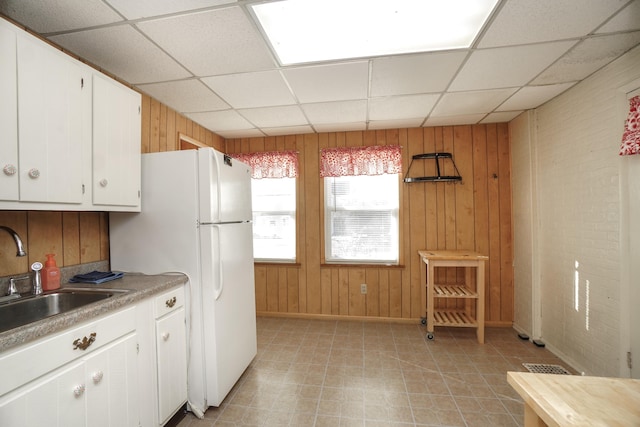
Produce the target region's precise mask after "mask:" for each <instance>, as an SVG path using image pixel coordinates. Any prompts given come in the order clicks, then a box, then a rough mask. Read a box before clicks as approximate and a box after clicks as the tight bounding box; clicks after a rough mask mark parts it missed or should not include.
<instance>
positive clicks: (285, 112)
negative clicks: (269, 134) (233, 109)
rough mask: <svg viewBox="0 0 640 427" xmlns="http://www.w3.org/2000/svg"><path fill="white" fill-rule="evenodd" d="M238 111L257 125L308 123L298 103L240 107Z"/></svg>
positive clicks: (274, 125)
mask: <svg viewBox="0 0 640 427" xmlns="http://www.w3.org/2000/svg"><path fill="white" fill-rule="evenodd" d="M238 112H239V113H240V114H241V115H242V116H243V117H245V118H246V119H247V120H248V121H250V122H251V123H253V124H254V125H256V126H257V127H260V128H262V127H270V128H273V127H278V126H299V125H308V124H309V123H308V122H307V119H306V118H305V116H304V114H303V113H302V110H300V107H298V106H297V105H288V106H284V107H268V108H267V107H265V108H249V109H240V110H238Z"/></svg>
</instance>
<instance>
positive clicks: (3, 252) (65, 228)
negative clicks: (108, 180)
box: [0, 95, 224, 277]
mask: <svg viewBox="0 0 640 427" xmlns="http://www.w3.org/2000/svg"><path fill="white" fill-rule="evenodd" d="M178 133H182V134H184V135H187V136H190V137H192V138H194V139H196V140H199V141H201V142H204V143H205V144H207V145H210V146H212V147H215V148H217V149H218V150H224V140H223V138H222V137H220V136H218V135H216V134H214V133H212V132H211V131H208V130H206V129H205V128H203V127H202V126H200V125H198V124H196V123H194V122H193V121H191V120H189V119H187V118H186V117H184V116H182V115H180V114H178V113H176V112H175V111H174V110H172V109H171V108H168V107H167V106H166V105H164V104H162V103H160V102H158V101H156V100H155V99H152V98H150V97H149V96H146V95H143V96H142V135H141V150H142V152H143V153H148V152H157V151H173V150H177V147H178ZM0 225H6V226H8V227H11V228H13V229H14V230H15V231H16V232H17V233H18V234H19V235H20V237H21V238H22V240H23V242H24V244H25V247H26V251H27V256H25V257H16V246H15V243H14V242H13V239H12V238H11V236H10V235H9V234H8V233H5V232H4V231H1V230H0V277H4V276H9V275H19V274H23V273H27V272H28V271H29V267H30V265H31V264H32V263H33V262H35V261H40V262H43V263H44V261H45V254H48V253H55V254H56V261H57V264H58V266H59V267H63V266H69V265H76V264H85V263H88V262H94V261H103V260H108V259H109V220H108V214H107V213H106V212H55V211H2V210H0Z"/></svg>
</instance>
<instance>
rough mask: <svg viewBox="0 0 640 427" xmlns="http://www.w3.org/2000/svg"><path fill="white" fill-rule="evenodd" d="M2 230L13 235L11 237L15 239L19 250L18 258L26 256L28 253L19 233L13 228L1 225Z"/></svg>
mask: <svg viewBox="0 0 640 427" xmlns="http://www.w3.org/2000/svg"><path fill="white" fill-rule="evenodd" d="M0 229H1V230H4V231H6V232H7V233H9V234H11V237H13V240H15V242H16V247H17V248H18V253H17V254H16V256H25V255H26V254H27V253H26V252H25V250H24V246H23V245H22V240H21V239H20V236H18V233H16V232H15V231H13V229H12V228H9V227H6V226H4V225H0Z"/></svg>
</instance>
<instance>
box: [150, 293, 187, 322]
mask: <svg viewBox="0 0 640 427" xmlns="http://www.w3.org/2000/svg"><path fill="white" fill-rule="evenodd" d="M183 305H184V288H183V287H179V288H174V289H172V290H170V291H168V292H165V293H164V294H162V295H160V296H158V297H156V299H155V304H154V306H155V313H154V314H155V317H156V319H158V318H160V317H162V316H164V315H165V314H167V313H171V312H172V311H174V310H177V309H179V308H180V307H182V306H183Z"/></svg>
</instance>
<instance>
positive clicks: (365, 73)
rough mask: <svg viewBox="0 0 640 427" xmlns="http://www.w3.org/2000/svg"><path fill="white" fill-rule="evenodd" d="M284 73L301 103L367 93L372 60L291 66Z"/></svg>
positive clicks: (346, 97)
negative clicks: (370, 61) (369, 61)
mask: <svg viewBox="0 0 640 427" xmlns="http://www.w3.org/2000/svg"><path fill="white" fill-rule="evenodd" d="M282 73H283V74H284V77H285V79H286V80H287V81H288V82H289V85H290V86H291V89H292V90H293V93H294V94H295V96H296V97H297V98H298V101H300V102H301V103H311V102H324V101H339V100H349V99H364V98H366V97H367V90H368V86H369V63H368V61H358V62H350V63H344V64H333V65H318V66H312V67H299V68H288V69H285V70H283V71H282Z"/></svg>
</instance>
